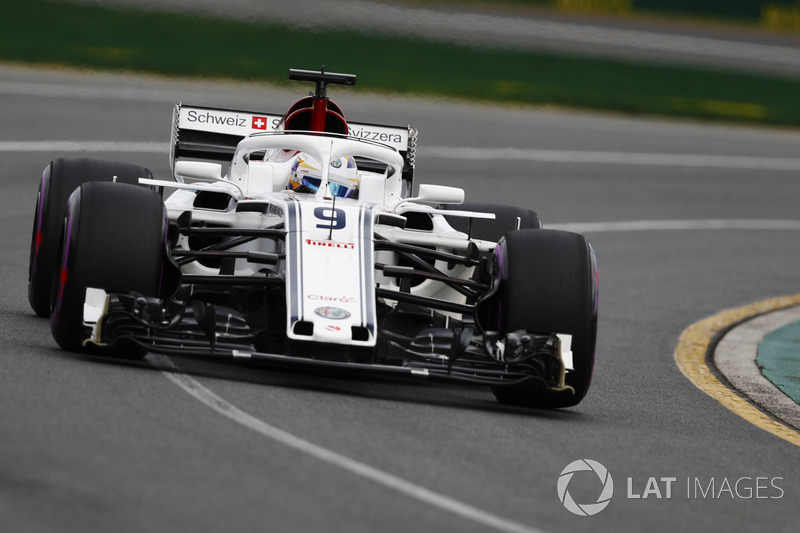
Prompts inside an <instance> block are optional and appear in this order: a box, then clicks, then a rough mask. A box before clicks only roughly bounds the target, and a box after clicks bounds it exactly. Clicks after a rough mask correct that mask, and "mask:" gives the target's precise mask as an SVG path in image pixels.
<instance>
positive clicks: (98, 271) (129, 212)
mask: <svg viewBox="0 0 800 533" xmlns="http://www.w3.org/2000/svg"><path fill="white" fill-rule="evenodd" d="M166 231H167V215H166V209H165V207H164V203H163V202H162V201H161V197H160V195H159V194H158V193H157V192H155V191H153V190H151V189H146V188H144V187H138V186H134V185H126V184H121V183H108V182H90V183H84V184H83V185H81V186H80V187H79V188H78V189H76V190H75V192H74V193H72V195H71V196H70V198H69V201H68V203H67V212H66V216H65V218H64V224H63V230H62V233H61V235H62V237H61V243H60V246H59V253H58V260H57V265H58V273H57V275H56V276H55V278H54V284H53V291H52V299H51V313H50V329H51V331H52V333H53V338H54V339H55V340H56V342H57V343H58V345H59V346H60V347H61V348H63V349H65V350H70V351H82V350H83V341H84V339H85V338H86V337H87V331H86V330H87V329H88V328H86V327H85V326H84V325H83V304H84V301H85V297H86V287H93V288H98V289H104V290H106V291H109V292H120V293H124V292H137V293H141V294H142V295H144V296H154V297H158V296H160V294H161V292H162V290H163V284H164V279H165V267H166V265H167V259H166V254H167V250H166ZM137 355H139V356H141V355H144V354H143V353H138V354H137Z"/></svg>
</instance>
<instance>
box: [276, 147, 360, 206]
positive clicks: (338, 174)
mask: <svg viewBox="0 0 800 533" xmlns="http://www.w3.org/2000/svg"><path fill="white" fill-rule="evenodd" d="M321 178H322V172H321V171H320V163H319V161H317V160H316V159H315V158H313V157H311V156H310V155H308V154H306V153H303V152H301V153H299V154H297V156H296V160H295V162H294V165H293V166H292V172H291V174H290V176H289V188H290V189H292V190H294V191H295V192H300V193H316V192H317V190H319V185H320V182H321V181H322V179H321ZM328 188H329V189H330V192H331V194H332V195H333V196H337V197H339V198H357V197H358V169H357V168H356V162H355V160H354V159H353V158H352V157H349V156H345V157H339V158H336V159H333V160H332V161H331V168H330V171H329V172H328Z"/></svg>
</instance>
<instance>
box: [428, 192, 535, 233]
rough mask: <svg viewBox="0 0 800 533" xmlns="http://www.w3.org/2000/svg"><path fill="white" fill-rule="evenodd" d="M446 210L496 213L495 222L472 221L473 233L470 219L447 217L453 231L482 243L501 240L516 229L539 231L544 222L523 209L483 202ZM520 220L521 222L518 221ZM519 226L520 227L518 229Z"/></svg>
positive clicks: (478, 219)
mask: <svg viewBox="0 0 800 533" xmlns="http://www.w3.org/2000/svg"><path fill="white" fill-rule="evenodd" d="M444 208H445V209H450V210H453V209H456V210H459V211H476V212H478V213H494V215H495V218H494V220H487V219H482V218H476V219H473V220H472V231H471V232H470V223H469V220H470V219H469V218H463V217H453V216H450V217H448V216H447V215H445V218H446V219H447V222H448V224H450V225H451V226H452V227H453V229H456V230H458V231H461V232H463V233H468V234H470V236H471V237H472V238H473V239H479V240H482V241H494V242H497V241H499V240H500V237H502V236H503V235H504V234H505V233H506V232H509V231H514V230H516V229H539V228H541V227H542V222H541V220H539V215H538V214H536V212H535V211H531V210H530V209H525V208H523V207H515V206H511V205H499V204H488V203H481V202H466V203H463V204H458V205H449V204H447V205H445V206H444ZM518 219H519V221H518ZM517 224H519V227H517Z"/></svg>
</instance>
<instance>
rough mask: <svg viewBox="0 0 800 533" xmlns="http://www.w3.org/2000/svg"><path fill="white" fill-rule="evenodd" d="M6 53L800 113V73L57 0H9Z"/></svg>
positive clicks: (210, 72)
mask: <svg viewBox="0 0 800 533" xmlns="http://www.w3.org/2000/svg"><path fill="white" fill-rule="evenodd" d="M0 59H5V60H10V61H15V62H26V63H33V64H48V65H52V64H60V65H72V66H80V67H89V68H98V69H111V70H124V71H133V72H154V73H159V74H165V75H179V76H199V77H213V78H219V77H223V78H233V79H241V80H257V81H269V82H275V83H289V82H288V80H287V76H288V69H289V68H304V69H317V68H319V67H320V66H321V65H325V66H326V69H327V70H329V71H338V72H351V73H355V74H357V75H358V87H357V88H360V89H366V90H371V91H393V92H401V93H416V94H425V95H436V96H446V97H456V98H464V99H476V100H483V101H490V102H502V103H520V104H533V105H557V106H566V107H576V108H584V109H598V110H609V111H617V112H624V113H637V114H655V115H671V116H683V117H693V118H710V119H716V120H733V121H741V122H751V123H766V124H780V125H792V126H796V125H800V98H798V97H797V96H798V95H800V79H792V78H782V77H779V76H769V75H759V74H744V73H738V72H732V71H724V70H708V69H701V68H694V67H684V66H669V65H656V64H646V63H636V62H628V61H621V60H610V59H608V60H607V59H596V58H587V57H581V56H573V55H567V54H557V53H543V52H529V51H514V50H501V49H490V48H471V47H464V46H459V45H454V44H446V43H441V42H435V41H427V40H423V39H416V38H415V39H412V38H403V37H396V36H387V35H380V34H372V33H363V34H356V33H354V32H352V31H333V30H330V31H310V30H307V29H298V28H292V27H288V26H283V25H277V24H270V23H265V22H263V21H258V22H255V21H254V22H250V23H249V22H238V21H232V20H223V19H209V18H201V17H196V16H191V15H178V14H165V13H152V12H146V11H132V10H114V9H106V8H102V7H98V6H87V5H72V4H65V3H63V2H53V1H51V0H26V1H24V2H12V3H10V5H7V6H4V9H3V16H2V18H0ZM348 90H349V89H348Z"/></svg>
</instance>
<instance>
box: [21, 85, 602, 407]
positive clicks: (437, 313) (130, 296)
mask: <svg viewBox="0 0 800 533" xmlns="http://www.w3.org/2000/svg"><path fill="white" fill-rule="evenodd" d="M289 77H290V79H293V80H300V81H306V82H313V83H314V84H315V87H316V91H315V93H314V94H313V96H308V97H305V98H302V99H301V100H299V101H298V102H297V103H295V104H294V105H293V106H292V107H290V108H289V110H288V111H287V112H286V113H285V114H283V115H271V114H265V113H251V112H245V111H233V110H223V109H211V108H202V107H192V106H187V105H178V106H177V107H176V108H175V112H174V116H173V124H172V145H171V153H170V159H171V163H172V170H173V178H174V179H172V180H164V181H160V180H155V179H153V176H152V174H151V172H150V171H149V170H147V169H145V168H142V167H139V166H136V165H130V164H126V163H117V162H110V161H102V160H94V159H56V160H54V161H52V162H51V163H50V164H49V165H48V166H47V168H45V170H44V173H43V175H42V179H41V183H40V186H39V194H38V198H37V202H36V215H35V219H34V227H33V237H32V242H31V258H30V270H29V285H28V295H29V300H30V303H31V306H32V307H33V309H34V311H35V312H36V313H37V314H39V315H41V316H49V317H50V324H51V330H52V333H53V336H54V338H55V340H56V342H57V343H58V344H59V346H61V347H62V348H64V349H66V350H72V351H86V352H90V353H96V354H102V355H107V356H111V357H127V358H132V357H143V356H144V355H146V354H147V352H157V353H162V354H167V355H180V356H193V357H227V358H232V359H237V360H248V361H251V362H263V363H268V364H272V365H273V366H275V367H278V368H294V369H312V368H313V369H316V370H323V371H332V372H344V373H347V374H368V375H376V376H381V375H385V376H393V377H398V376H399V377H408V378H410V379H428V380H449V381H460V382H466V383H473V384H483V385H488V386H490V387H491V390H492V391H493V393H494V394H495V396H496V397H497V399H498V400H499V401H501V402H503V403H507V404H512V405H520V406H538V407H566V406H572V405H575V404H577V403H578V402H580V401H581V399H582V398H583V397H584V395H585V394H586V392H587V390H588V389H589V385H590V382H591V378H592V367H593V365H594V350H595V337H596V329H597V269H596V262H595V258H594V253H593V251H592V248H591V246H590V245H589V244H588V242H587V241H586V240H585V239H584V237H582V236H581V235H578V234H575V233H569V232H564V231H555V230H548V229H542V228H541V223H540V221H539V218H538V216H537V215H536V213H534V212H533V211H530V210H528V209H522V208H517V207H508V206H498V205H491V204H481V203H463V202H464V191H463V190H462V189H456V188H452V187H444V186H437V185H426V184H422V185H419V186H418V187H417V188H416V194H413V190H414V184H413V181H414V167H415V150H416V141H417V131H416V130H415V129H413V128H411V127H394V126H387V125H375V124H361V123H352V122H350V123H348V122H347V121H346V120H345V118H344V114H343V113H342V110H341V109H340V108H339V107H338V106H337V105H336V104H334V103H333V102H332V101H331V100H329V99H328V97H327V94H326V93H327V87H328V85H331V84H340V85H354V84H355V79H356V78H355V76H353V75H349V74H336V73H330V72H325V71H324V69H322V70H321V71H319V72H316V71H304V70H291V71H290V75H289ZM223 162H224V163H225V165H224V166H223V164H222V163H223ZM228 163H229V165H228ZM165 188H166V189H170V190H174V191H173V192H172V193H171V194H169V195H168V196H167V198H166V199H165V200H162V196H163V195H164V189H165Z"/></svg>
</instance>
